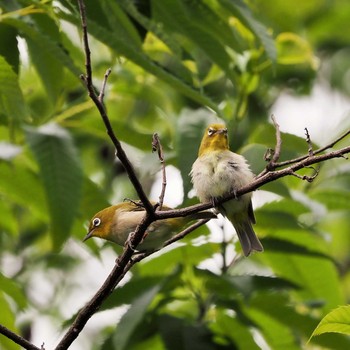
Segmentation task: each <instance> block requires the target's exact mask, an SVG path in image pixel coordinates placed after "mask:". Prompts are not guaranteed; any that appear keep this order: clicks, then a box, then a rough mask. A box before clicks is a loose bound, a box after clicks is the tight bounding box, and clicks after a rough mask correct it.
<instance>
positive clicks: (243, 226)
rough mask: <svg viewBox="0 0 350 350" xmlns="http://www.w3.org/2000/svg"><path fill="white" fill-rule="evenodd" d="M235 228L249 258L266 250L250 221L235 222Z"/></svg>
mask: <svg viewBox="0 0 350 350" xmlns="http://www.w3.org/2000/svg"><path fill="white" fill-rule="evenodd" d="M233 226H234V227H235V229H236V232H237V235H238V239H239V241H240V243H241V246H242V249H243V253H244V255H245V256H249V255H250V253H251V252H254V251H256V252H262V251H264V248H263V246H262V244H261V242H260V241H259V238H258V237H257V235H256V234H255V232H254V230H253V227H252V224H251V222H250V221H249V220H246V221H243V222H242V221H239V220H236V221H234V222H233Z"/></svg>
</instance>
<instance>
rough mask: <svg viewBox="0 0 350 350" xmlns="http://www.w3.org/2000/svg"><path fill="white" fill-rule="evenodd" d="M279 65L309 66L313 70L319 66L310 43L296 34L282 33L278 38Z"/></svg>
mask: <svg viewBox="0 0 350 350" xmlns="http://www.w3.org/2000/svg"><path fill="white" fill-rule="evenodd" d="M276 42H277V49H278V63H280V64H309V65H310V66H311V67H312V68H313V69H317V67H318V65H319V61H318V59H317V58H316V57H315V56H314V54H313V52H312V49H311V46H310V43H309V42H308V41H307V40H305V39H303V38H301V37H300V36H298V35H296V34H294V33H281V34H280V35H278V37H277V38H276Z"/></svg>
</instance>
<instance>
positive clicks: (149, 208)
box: [78, 0, 154, 215]
mask: <svg viewBox="0 0 350 350" xmlns="http://www.w3.org/2000/svg"><path fill="white" fill-rule="evenodd" d="M78 3H79V10H80V17H81V23H82V29H83V43H84V50H85V66H86V76H81V78H82V80H83V81H84V82H85V85H86V88H87V90H88V93H89V97H90V98H91V99H92V101H93V102H94V103H95V105H96V107H97V109H98V111H99V113H100V115H101V118H102V120H103V122H104V124H105V127H106V129H107V134H108V136H109V138H110V139H111V141H112V142H113V144H114V146H115V148H116V156H117V157H118V159H119V160H120V162H121V163H122V165H123V166H124V168H125V170H126V172H127V174H128V176H129V179H130V181H131V183H132V184H133V186H134V188H135V190H136V192H137V194H138V196H139V198H140V200H141V201H142V203H143V204H144V206H145V210H146V211H147V213H148V214H150V215H152V214H153V213H154V208H153V206H152V204H151V202H150V201H149V199H148V197H147V196H146V194H145V192H144V190H143V188H142V185H141V183H140V181H139V180H138V178H137V176H136V173H135V170H134V167H133V166H132V164H131V163H130V161H129V158H128V157H127V155H126V153H125V152H124V149H123V147H122V146H121V143H120V141H119V140H118V139H117V137H116V135H115V133H114V131H113V128H112V125H111V122H110V120H109V117H108V115H107V112H106V109H105V107H104V104H103V103H101V101H100V99H99V97H98V96H97V95H96V93H95V89H94V86H93V84H92V76H91V75H92V68H91V52H90V48H89V40H88V31H87V21H86V11H85V5H84V1H83V0H78Z"/></svg>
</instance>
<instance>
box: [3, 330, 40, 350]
mask: <svg viewBox="0 0 350 350" xmlns="http://www.w3.org/2000/svg"><path fill="white" fill-rule="evenodd" d="M0 334H3V335H4V336H5V337H7V338H9V339H11V340H12V341H14V342H15V343H16V344H18V345H20V346H22V347H23V348H25V349H27V350H40V348H38V347H36V346H35V345H33V344H32V343H30V342H29V341H28V340H26V339H24V338H23V337H21V336H20V335H18V334H16V333H14V332H12V331H10V330H9V329H8V328H6V327H5V326H3V325H1V324H0Z"/></svg>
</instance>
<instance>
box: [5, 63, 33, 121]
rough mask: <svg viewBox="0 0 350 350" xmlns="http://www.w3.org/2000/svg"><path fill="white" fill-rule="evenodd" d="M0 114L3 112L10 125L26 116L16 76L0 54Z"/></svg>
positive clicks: (26, 112) (25, 108)
mask: <svg viewBox="0 0 350 350" xmlns="http://www.w3.org/2000/svg"><path fill="white" fill-rule="evenodd" d="M0 114H5V116H6V117H7V119H8V121H9V124H10V125H11V126H18V125H19V123H20V122H21V121H23V120H25V119H26V118H27V117H28V110H27V106H26V104H25V101H24V98H23V94H22V90H21V88H20V86H19V84H18V77H17V75H16V74H15V72H14V71H13V69H12V67H11V66H10V65H9V64H8V63H7V62H6V60H5V58H4V57H2V56H0Z"/></svg>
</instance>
